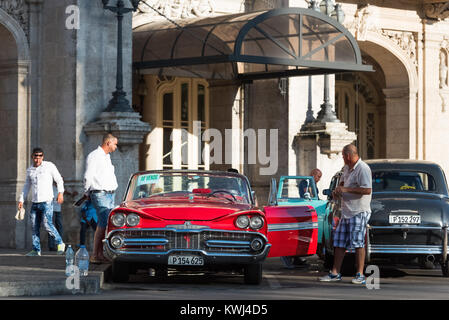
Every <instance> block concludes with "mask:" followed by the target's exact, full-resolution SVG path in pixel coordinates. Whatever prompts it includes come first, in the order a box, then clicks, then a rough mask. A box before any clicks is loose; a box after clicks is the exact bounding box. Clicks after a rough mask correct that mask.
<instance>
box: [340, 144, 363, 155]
mask: <svg viewBox="0 0 449 320" xmlns="http://www.w3.org/2000/svg"><path fill="white" fill-rule="evenodd" d="M343 154H345V155H351V156H353V155H355V156H358V155H359V151H358V150H357V147H356V146H355V145H353V144H352V143H351V144H347V145H346V146H344V147H343Z"/></svg>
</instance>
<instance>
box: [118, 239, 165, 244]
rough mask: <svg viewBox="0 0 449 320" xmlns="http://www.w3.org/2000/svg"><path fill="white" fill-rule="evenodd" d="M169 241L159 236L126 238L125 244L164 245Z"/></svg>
mask: <svg viewBox="0 0 449 320" xmlns="http://www.w3.org/2000/svg"><path fill="white" fill-rule="evenodd" d="M168 242H169V241H168V240H167V239H162V238H161V239H158V238H143V239H141V238H125V239H124V245H125V246H126V245H129V246H132V245H148V246H164V245H166V244H167V243H168Z"/></svg>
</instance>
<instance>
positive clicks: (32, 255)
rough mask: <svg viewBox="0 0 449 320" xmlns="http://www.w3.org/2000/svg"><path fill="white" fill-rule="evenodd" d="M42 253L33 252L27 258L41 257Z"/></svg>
mask: <svg viewBox="0 0 449 320" xmlns="http://www.w3.org/2000/svg"><path fill="white" fill-rule="evenodd" d="M40 255H41V252H40V251H36V250H31V251H30V252H28V253H27V254H26V256H27V257H40Z"/></svg>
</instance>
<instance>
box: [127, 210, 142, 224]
mask: <svg viewBox="0 0 449 320" xmlns="http://www.w3.org/2000/svg"><path fill="white" fill-rule="evenodd" d="M139 222H140V217H139V216H138V215H137V214H135V213H130V214H128V216H127V217H126V224H127V225H128V226H130V227H135V226H137V225H138V224H139Z"/></svg>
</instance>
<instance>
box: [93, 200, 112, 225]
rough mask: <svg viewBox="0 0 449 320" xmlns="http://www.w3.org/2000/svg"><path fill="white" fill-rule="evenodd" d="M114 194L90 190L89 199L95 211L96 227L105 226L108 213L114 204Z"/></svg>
mask: <svg viewBox="0 0 449 320" xmlns="http://www.w3.org/2000/svg"><path fill="white" fill-rule="evenodd" d="M114 199H115V194H114V193H107V192H91V193H90V200H91V201H92V204H93V206H94V208H95V210H96V211H97V217H98V225H97V226H98V227H100V228H106V226H107V225H108V217H109V213H110V212H111V210H112V209H114V206H115V204H114V203H115V200H114Z"/></svg>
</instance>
